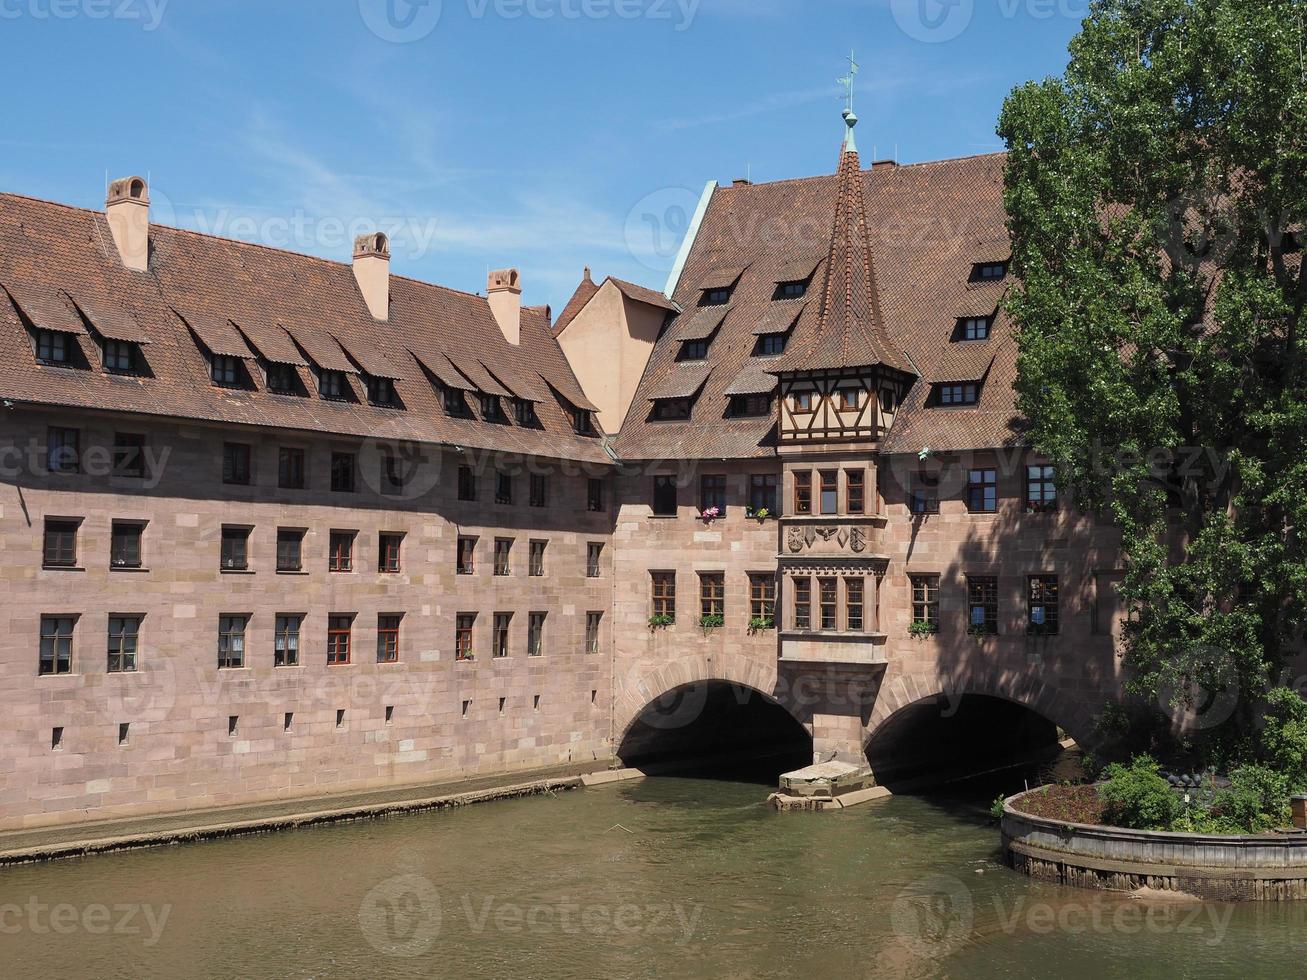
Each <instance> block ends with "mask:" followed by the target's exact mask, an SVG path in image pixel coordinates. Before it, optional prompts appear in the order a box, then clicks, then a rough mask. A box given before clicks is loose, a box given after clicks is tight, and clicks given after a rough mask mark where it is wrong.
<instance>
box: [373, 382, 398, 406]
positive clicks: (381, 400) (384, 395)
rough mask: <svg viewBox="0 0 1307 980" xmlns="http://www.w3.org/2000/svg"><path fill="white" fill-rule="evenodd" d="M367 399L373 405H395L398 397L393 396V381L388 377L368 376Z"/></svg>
mask: <svg viewBox="0 0 1307 980" xmlns="http://www.w3.org/2000/svg"><path fill="white" fill-rule="evenodd" d="M368 401H369V402H371V403H372V404H373V405H385V406H392V405H395V404H396V403H397V402H398V401H399V399H398V398H397V397H396V396H395V382H394V381H392V380H391V379H390V378H374V377H369V378H368Z"/></svg>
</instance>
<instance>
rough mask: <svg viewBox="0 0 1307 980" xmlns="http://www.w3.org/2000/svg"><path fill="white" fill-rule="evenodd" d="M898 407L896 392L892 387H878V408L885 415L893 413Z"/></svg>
mask: <svg viewBox="0 0 1307 980" xmlns="http://www.w3.org/2000/svg"><path fill="white" fill-rule="evenodd" d="M898 407H899V398H898V393H897V392H896V391H895V390H894V389H893V388H882V389H880V410H881V411H882V412H884V413H885V414H886V415H893V414H894V413H895V412H896V411H898Z"/></svg>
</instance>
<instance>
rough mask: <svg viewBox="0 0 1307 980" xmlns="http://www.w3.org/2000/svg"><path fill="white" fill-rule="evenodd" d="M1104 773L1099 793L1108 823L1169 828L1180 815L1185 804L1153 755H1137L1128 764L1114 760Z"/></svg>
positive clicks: (1137, 828)
mask: <svg viewBox="0 0 1307 980" xmlns="http://www.w3.org/2000/svg"><path fill="white" fill-rule="evenodd" d="M1105 775H1106V776H1107V780H1106V782H1104V783H1103V784H1102V785H1101V786H1099V787H1098V796H1099V799H1100V800H1102V802H1103V818H1104V819H1105V820H1106V821H1107V822H1108V823H1109V824H1112V825H1113V826H1117V827H1126V828H1128V829H1130V830H1169V829H1170V827H1171V825H1172V824H1173V823H1174V822H1175V821H1176V819H1177V818H1178V817H1179V816H1180V815H1181V811H1182V810H1183V804H1182V803H1181V801H1180V798H1179V797H1178V796H1177V795H1176V794H1175V792H1174V791H1172V789H1171V786H1170V784H1169V783H1167V781H1166V780H1165V779H1163V778H1162V775H1161V771H1160V767H1159V766H1158V764H1157V762H1156V761H1154V760H1153V759H1152V757H1150V756H1146V755H1141V756H1136V757H1135V759H1134V761H1132V762H1131V763H1130V764H1129V765H1128V766H1127V765H1122V764H1120V763H1115V764H1113V765H1110V766H1108V767H1107V770H1106V773H1105Z"/></svg>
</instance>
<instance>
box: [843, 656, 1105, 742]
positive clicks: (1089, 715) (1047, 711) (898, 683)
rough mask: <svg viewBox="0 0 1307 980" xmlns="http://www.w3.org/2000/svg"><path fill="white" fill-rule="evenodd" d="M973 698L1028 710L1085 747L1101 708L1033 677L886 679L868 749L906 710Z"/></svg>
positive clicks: (867, 739)
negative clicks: (1096, 709)
mask: <svg viewBox="0 0 1307 980" xmlns="http://www.w3.org/2000/svg"><path fill="white" fill-rule="evenodd" d="M968 694H970V695H979V696H983V697H991V698H998V699H999V700H1002V701H1009V702H1012V703H1013V704H1018V705H1020V706H1021V707H1023V708H1027V709H1029V710H1031V711H1033V712H1035V713H1036V714H1038V715H1041V716H1042V717H1044V718H1045V719H1047V720H1048V721H1051V722H1052V723H1053V724H1054V725H1057V726H1058V727H1059V728H1061V729H1063V730H1064V731H1065V732H1066V733H1067V734H1068V735H1069V736H1070V737H1071V738H1073V739H1075V740H1076V742H1077V743H1079V744H1081V745H1087V744H1089V740H1090V739H1091V737H1092V735H1093V731H1094V722H1095V716H1094V710H1093V707H1096V705H1094V706H1090V705H1087V704H1086V702H1085V696H1086V695H1085V694H1084V693H1082V692H1081V693H1077V695H1076V696H1074V697H1073V696H1072V695H1070V694H1068V693H1067V692H1066V691H1063V690H1061V689H1060V688H1058V687H1056V686H1055V685H1053V684H1050V683H1048V682H1046V681H1043V680H1041V679H1039V678H1038V677H1035V676H1033V675H1030V674H1022V675H1016V676H1008V675H993V674H965V675H960V676H952V677H948V676H942V675H936V674H908V675H901V676H899V677H895V678H893V679H892V680H887V681H886V682H885V683H884V684H883V685H882V686H881V688H880V691H879V692H878V693H877V696H876V704H875V707H874V708H873V709H872V712H871V717H870V718H869V719H868V722H867V725H866V730H865V731H864V733H863V742H862V749H863V751H864V752H866V750H867V749H868V748H869V747H870V745H871V743H872V741H873V740H874V739H875V738H876V736H877V735H878V734H879V733H880V732H881V730H882V729H883V728H884V727H885V725H886V724H887V723H888V722H889V720H890V719H891V718H892V717H894V716H895V715H897V714H899V713H900V712H901V711H903V710H905V709H907V708H910V707H912V706H913V705H917V704H920V703H922V702H923V701H928V700H930V699H932V698H949V697H954V698H956V697H965V696H966V695H968ZM1098 699H1099V700H1101V698H1098Z"/></svg>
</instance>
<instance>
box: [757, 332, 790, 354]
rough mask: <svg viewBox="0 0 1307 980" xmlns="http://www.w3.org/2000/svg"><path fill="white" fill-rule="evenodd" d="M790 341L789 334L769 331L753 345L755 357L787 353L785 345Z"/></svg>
mask: <svg viewBox="0 0 1307 980" xmlns="http://www.w3.org/2000/svg"><path fill="white" fill-rule="evenodd" d="M788 342H789V334H783V333H768V334H763V335H762V336H761V337H759V338H758V342H757V343H756V344H754V346H753V356H754V357H774V356H775V355H777V354H784V353H785V345H786V343H788Z"/></svg>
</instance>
